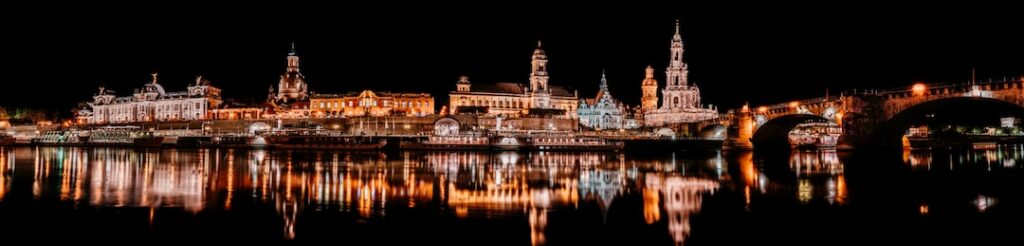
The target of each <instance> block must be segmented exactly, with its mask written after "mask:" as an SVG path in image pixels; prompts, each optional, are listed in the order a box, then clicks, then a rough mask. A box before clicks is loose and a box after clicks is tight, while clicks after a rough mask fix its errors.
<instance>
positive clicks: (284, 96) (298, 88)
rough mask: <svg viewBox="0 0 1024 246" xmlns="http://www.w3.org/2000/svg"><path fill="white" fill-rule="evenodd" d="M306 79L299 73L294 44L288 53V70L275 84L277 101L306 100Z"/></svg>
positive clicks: (297, 57)
mask: <svg viewBox="0 0 1024 246" xmlns="http://www.w3.org/2000/svg"><path fill="white" fill-rule="evenodd" d="M306 95H307V94H306V77H305V76H302V73H301V72H299V55H298V54H297V53H296V52H295V43H292V50H291V51H290V52H288V68H287V69H286V70H285V73H284V74H283V75H281V80H280V81H279V82H278V84H277V100H301V99H305V98H306Z"/></svg>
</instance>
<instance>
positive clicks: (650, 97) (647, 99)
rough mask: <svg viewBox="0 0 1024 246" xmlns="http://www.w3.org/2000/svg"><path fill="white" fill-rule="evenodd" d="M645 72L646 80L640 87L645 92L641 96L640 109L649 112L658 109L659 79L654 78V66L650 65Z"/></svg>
mask: <svg viewBox="0 0 1024 246" xmlns="http://www.w3.org/2000/svg"><path fill="white" fill-rule="evenodd" d="M644 74H645V76H644V81H643V84H641V87H640V88H641V89H642V90H643V93H644V94H643V97H641V98H640V110H642V111H643V112H649V111H654V110H655V109H658V80H657V79H654V67H651V66H649V65H648V66H647V69H645V70H644Z"/></svg>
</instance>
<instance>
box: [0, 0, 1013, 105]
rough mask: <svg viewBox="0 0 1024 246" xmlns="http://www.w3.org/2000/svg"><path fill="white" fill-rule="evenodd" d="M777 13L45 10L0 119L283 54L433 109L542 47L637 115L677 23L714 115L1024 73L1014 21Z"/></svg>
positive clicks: (215, 75) (226, 85) (239, 77)
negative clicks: (461, 87)
mask: <svg viewBox="0 0 1024 246" xmlns="http://www.w3.org/2000/svg"><path fill="white" fill-rule="evenodd" d="M538 8H542V7H538ZM410 9H416V8H410ZM440 9H445V8H443V7H441V8H440ZM782 9H787V10H782V11H780V10H775V11H767V10H762V9H759V8H750V9H747V10H734V9H722V8H711V9H701V8H696V7H689V6H650V7H649V8H634V9H616V8H614V7H607V8H598V9H572V10H568V9H563V10H542V11H538V10H534V9H530V8H522V7H518V8H487V9H480V10H475V11H470V10H454V9H453V10H450V11H448V10H444V11H421V10H384V9H379V8H365V9H363V8H359V9H356V8H349V9H341V8H339V9H334V8H330V9H325V8H317V9H300V8H290V7H281V8H278V9H271V10H262V11H248V12H247V11H241V10H238V11H214V10H199V11H197V10H194V9H193V8H182V9H178V10H168V9H163V10H164V11H152V10H137V11H120V10H113V9H111V10H109V11H47V12H45V13H38V15H36V16H33V17H31V19H18V20H14V19H12V18H15V17H4V18H5V20H7V21H5V22H6V24H4V25H5V26H6V27H5V29H6V31H5V33H6V34H7V35H5V36H6V38H5V39H6V40H5V41H3V42H4V43H6V45H5V47H6V50H7V51H8V53H9V54H10V53H13V54H10V55H9V56H8V59H7V60H8V61H11V62H14V63H15V64H16V65H15V67H14V70H13V71H8V72H7V73H6V77H7V81H6V83H7V84H12V83H17V84H18V86H17V88H23V89H22V90H27V91H24V92H18V93H7V94H6V95H5V96H3V97H0V106H5V107H35V108H44V109H50V110H54V111H59V112H62V113H67V112H70V109H71V107H73V106H74V105H75V104H76V103H78V102H81V101H85V100H90V99H91V96H92V95H93V94H94V93H95V90H96V88H97V87H98V86H101V85H102V86H105V87H107V88H108V89H113V90H116V91H117V92H118V94H119V95H125V94H130V93H131V92H132V91H133V90H134V88H138V87H140V86H141V85H143V84H144V83H146V82H147V81H148V80H149V74H150V73H153V72H159V73H160V79H161V84H163V85H164V87H165V88H167V89H168V90H170V91H177V90H183V89H184V87H185V86H186V85H187V84H188V83H191V82H192V81H193V80H194V78H195V76H196V75H203V76H205V77H207V78H209V79H210V80H211V81H212V82H213V84H214V85H215V86H218V87H221V88H222V89H224V96H225V97H226V98H235V99H239V100H241V101H261V100H263V99H265V98H266V92H267V88H268V87H269V86H270V85H272V84H276V83H277V80H278V76H279V75H280V74H281V73H283V72H284V69H285V56H286V53H287V52H288V49H289V48H288V46H289V43H290V42H293V41H294V42H296V45H297V47H298V52H299V55H300V56H301V59H302V60H301V62H302V64H301V65H302V73H303V74H304V75H306V78H307V82H308V83H309V86H310V89H311V90H312V91H315V92H321V93H340V92H347V91H353V90H363V89H373V90H388V91H427V92H430V93H432V94H433V95H434V96H435V98H436V99H437V101H438V103H439V104H440V103H446V102H447V91H450V90H454V86H455V81H456V79H457V77H458V76H459V75H468V76H470V79H471V81H472V82H473V83H492V82H501V81H516V82H522V83H527V81H528V80H527V79H528V74H529V66H530V55H531V53H532V51H533V49H534V48H535V45H536V43H537V40H538V39H541V40H543V46H544V48H545V50H546V51H547V54H548V58H549V60H550V62H549V64H550V65H549V69H550V75H551V83H552V84H553V85H563V86H568V87H571V88H572V89H577V90H579V92H580V96H581V97H592V96H593V94H594V93H595V92H596V90H597V86H598V82H599V79H600V76H601V70H602V69H606V70H607V74H608V80H609V86H610V89H611V93H612V95H614V96H615V97H618V98H620V99H621V100H623V101H624V102H626V103H627V104H631V105H636V104H638V102H639V97H640V94H641V93H640V83H641V81H642V80H643V75H644V74H643V73H644V67H646V66H647V65H648V64H650V65H653V66H654V67H655V68H656V71H657V72H656V75H657V78H658V80H659V82H660V83H662V84H663V83H664V76H665V74H664V69H665V67H666V65H667V62H668V53H669V41H670V38H671V35H672V33H673V31H674V30H673V28H674V27H673V25H674V20H675V19H676V18H679V19H680V20H681V23H682V33H683V40H684V45H685V48H686V53H685V60H686V61H687V62H688V63H689V65H690V80H689V81H690V82H691V83H696V84H697V85H698V86H700V87H701V90H702V94H703V103H705V104H707V103H711V104H716V105H719V107H720V108H722V109H723V111H724V109H725V108H736V107H738V106H739V105H742V104H743V103H744V102H747V101H749V102H750V103H751V104H762V103H778V102H786V101H789V100H793V99H801V98H811V97H819V96H823V95H824V94H825V90H826V88H829V90H830V91H832V92H833V93H836V92H838V91H840V90H849V89H853V88H893V87H903V86H909V85H911V84H912V83H914V82H916V81H922V82H929V83H933V82H944V81H966V80H968V79H970V76H971V68H972V67H974V68H975V69H976V71H977V76H978V78H980V79H987V78H989V77H1003V76H1021V75H1024V41H1022V40H1024V39H1022V37H1021V36H1022V32H1024V17H1021V15H1020V13H1019V12H1017V13H1013V12H1010V9H1005V10H1004V11H1002V12H999V11H998V10H997V11H992V10H969V9H951V10H943V11H931V10H900V11H895V10H894V11H883V12H878V11H868V10H850V11H839V10H825V11H822V10H819V11H807V10H803V9H801V8H798V7H795V6H794V7H793V8H782ZM242 12H245V13H242ZM58 17H59V20H54V19H51V18H58ZM29 23H30V24H29Z"/></svg>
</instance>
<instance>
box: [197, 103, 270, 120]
mask: <svg viewBox="0 0 1024 246" xmlns="http://www.w3.org/2000/svg"><path fill="white" fill-rule="evenodd" d="M263 114H264V110H263V108H262V107H260V106H259V105H252V104H246V103H239V102H233V101H225V102H224V103H221V105H220V106H219V107H217V108H214V109H211V110H210V119H214V120H253V119H261V118H263Z"/></svg>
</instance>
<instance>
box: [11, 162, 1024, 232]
mask: <svg viewBox="0 0 1024 246" xmlns="http://www.w3.org/2000/svg"><path fill="white" fill-rule="evenodd" d="M1022 150H1024V148H1021V147H1020V146H1012V147H1006V148H1000V149H995V150H985V151H973V152H963V153H961V152H951V153H940V152H935V153H933V152H926V153H918V152H905V153H903V156H902V157H903V160H904V161H905V162H906V163H907V164H908V165H910V166H911V167H913V168H912V169H913V170H931V169H933V168H934V166H943V167H945V166H950V167H957V168H959V167H970V169H972V170H973V169H977V168H983V169H984V170H986V171H989V170H994V169H1011V168H1016V167H1017V165H1016V163H1017V162H1019V161H1021V155H1022V153H1024V151H1022ZM845 155H846V154H845V153H839V152H836V151H797V152H793V153H790V154H789V155H782V156H769V155H763V154H760V153H758V154H755V153H751V152H734V153H729V154H727V155H726V154H723V153H721V152H712V153H701V154H693V153H690V154H684V153H668V154H665V155H650V154H646V155H640V154H633V153H625V154H623V153H559V152H554V153H552V152H500V153H488V152H398V153H377V152H372V153H348V152H278V151H265V150H256V151H242V150H216V149H209V150H208V149H199V150H174V149H163V150H159V149H149V150H142V149H106V148H43V147H37V148H4V149H2V151H0V215H3V214H10V213H17V212H18V210H10V209H11V208H10V206H5V204H12V203H30V204H48V203H51V202H54V201H56V202H57V203H59V204H66V205H70V206H67V208H66V209H71V210H79V209H112V210H115V211H121V210H124V211H132V210H133V209H138V210H144V211H146V214H145V215H143V216H144V217H145V218H144V221H148V223H149V224H150V225H151V226H152V225H157V226H158V227H159V226H160V225H163V226H164V227H165V228H166V227H171V228H173V229H170V230H169V231H170V232H169V233H172V234H189V233H192V232H193V231H191V229H190V228H187V227H181V228H179V227H175V226H178V224H174V223H177V222H173V221H176V220H181V219H182V218H171V217H174V216H160V214H162V213H167V212H172V213H177V212H183V213H184V214H186V215H187V214H191V215H193V217H185V218H186V219H185V220H199V221H201V222H199V223H208V222H218V221H216V220H223V219H225V218H224V217H223V216H220V217H218V216H219V215H220V214H239V215H238V216H236V217H243V218H264V216H265V215H264V214H261V213H263V212H262V211H264V210H265V211H267V212H268V213H272V214H273V215H272V216H271V217H273V218H274V219H269V220H268V219H259V220H258V221H259V222H257V224H256V225H253V227H260V228H262V227H268V228H273V230H272V231H275V232H276V233H275V235H271V236H269V237H272V238H280V239H285V240H299V241H301V240H303V239H304V238H310V240H313V239H318V238H329V237H331V236H333V235H332V234H333V233H338V231H342V232H345V231H346V229H348V230H351V229H352V228H353V227H352V226H353V224H355V225H357V226H355V228H359V227H361V226H367V225H366V224H371V225H376V226H378V227H379V226H381V225H388V223H392V222H388V221H392V220H395V219H396V218H397V219H398V220H397V221H406V223H407V222H409V221H415V220H423V219H422V218H423V216H426V217H427V218H432V220H444V221H448V220H451V221H458V222H456V223H455V224H459V223H471V222H473V221H480V220H486V221H488V222H490V221H495V222H497V221H509V223H513V224H514V225H515V227H516V228H518V229H513V230H502V229H496V230H491V231H489V233H492V234H497V235H509V234H516V235H518V236H517V237H521V238H523V239H524V240H523V241H522V244H526V243H529V244H532V245H544V244H576V242H578V241H579V238H574V237H573V236H580V237H592V238H595V239H594V240H595V241H598V242H601V241H603V240H602V239H599V238H602V237H608V238H618V239H617V240H621V241H625V242H630V241H636V240H639V241H636V242H643V244H652V243H653V244H662V243H664V244H669V243H674V244H676V245H682V244H683V243H684V242H689V241H688V239H690V238H691V236H692V235H691V234H693V233H698V234H699V233H701V232H698V231H699V230H693V228H699V227H701V226H707V224H708V223H710V222H707V221H714V220H722V218H725V221H728V220H729V219H735V218H736V216H735V215H721V214H711V215H708V214H706V213H703V212H702V210H706V208H705V207H704V206H707V205H706V203H707V202H708V201H709V199H710V200H712V201H714V200H716V199H718V200H719V201H718V202H717V203H715V204H718V205H720V206H736V207H737V208H739V209H738V210H739V211H743V209H742V207H745V208H746V211H745V212H744V213H755V214H757V213H766V214H771V213H776V211H773V210H771V209H772V208H773V207H772V206H774V205H773V204H775V203H777V202H778V201H780V198H781V200H785V201H794V203H793V204H796V206H801V207H811V206H812V205H813V204H814V203H815V202H816V201H818V202H819V203H820V204H827V205H829V206H828V207H835V208H839V207H844V206H848V204H850V202H849V200H851V199H850V197H852V196H850V195H849V193H850V190H851V189H850V188H848V184H847V177H846V176H847V173H848V172H847V169H848V165H847V164H845V163H844V161H845V160H847V159H848V158H846V157H844V156H845ZM961 159H963V160H965V161H960V160H961ZM896 160H897V162H898V157H896ZM946 162H949V163H954V164H947V163H946ZM16 184H25V185H16ZM29 184H30V185H29ZM970 192H972V193H971V194H972V195H970V196H967V198H963V199H961V200H958V202H960V204H961V205H964V206H967V205H970V206H971V209H974V208H976V209H977V211H980V212H985V213H991V212H992V211H995V210H996V208H997V206H998V205H1002V204H998V203H1004V204H1008V202H1012V200H1006V199H1004V198H1003V196H1005V195H1001V194H1000V193H992V192H987V191H985V190H970ZM722 193H725V198H722V199H719V197H720V195H719V194H722ZM12 194H18V195H12ZM22 194H23V195H22ZM978 194H984V195H978ZM863 195H865V194H863V193H862V196H860V197H864V196H863ZM729 197H735V198H736V200H731V199H732V198H729ZM740 197H742V198H743V201H742V202H743V204H740V200H739V198H740ZM723 199H724V200H723ZM732 201H735V203H730V202H732ZM942 202H944V201H942V200H937V201H936V200H934V199H933V200H929V201H927V202H925V201H914V202H913V204H911V205H910V211H912V212H913V213H914V214H919V215H921V216H923V215H931V214H935V213H940V212H942V211H944V209H947V210H948V208H949V206H947V205H945V204H942ZM997 202H998V203H997ZM722 204H725V205H722ZM769 205H771V206H769ZM15 208H17V207H15ZM702 208H704V209H702ZM5 209H7V210H5ZM800 209H805V208H797V210H800ZM713 210H714V209H713ZM175 211H177V212H175ZM718 211H722V209H718ZM725 211H731V210H725ZM719 213H721V212H719ZM177 214H180V213H177ZM210 214H214V215H210ZM410 214H416V216H410ZM199 215H203V216H199ZM338 215H344V216H342V217H340V218H339V217H337V216H338ZM427 215H429V216H427ZM97 216H98V217H99V218H100V219H104V218H107V217H104V216H130V215H127V214H125V215H109V214H108V215H97ZM432 216H433V217H432ZM437 216H440V217H437ZM615 216H619V218H621V217H622V216H627V217H628V216H634V217H632V218H631V219H626V220H623V219H612V218H614V217H615ZM703 216H711V217H708V218H709V219H706V220H703V221H704V222H703V223H700V221H702V220H694V218H701V217H703ZM723 216H724V217H723ZM324 217H329V218H334V219H330V220H326V221H325V219H322V218H324ZM228 218H231V217H228ZM584 218H586V219H584ZM31 219H33V218H31V217H30V218H27V220H31ZM107 219H109V218H107ZM574 219H583V220H582V221H572V220H574ZM253 220H256V219H253ZM623 221H636V222H638V223H640V224H642V225H643V226H641V227H638V226H639V225H634V224H628V223H627V224H623V223H625V222H623ZM694 221H698V222H697V223H695V222H694ZM335 224H341V225H340V226H339V225H335ZM429 224H433V223H428V225H429ZM320 227H323V228H324V229H318V228H320ZM371 228H377V227H371ZM386 228H391V227H386ZM395 228H397V229H395V230H402V231H407V230H408V228H403V227H401V226H398V227H395ZM588 228H589V229H588ZM594 228H620V229H621V228H633V229H631V230H635V231H640V232H630V231H629V230H627V231H625V232H619V230H620V229H615V230H613V231H614V232H613V233H606V234H607V235H597V234H594V233H589V232H581V233H578V234H576V233H577V232H575V231H576V230H584V231H586V230H593V229H594ZM422 229H423V230H436V231H432V232H438V233H440V232H444V231H447V230H448V229H446V228H445V227H443V226H442V227H441V228H437V229H434V228H422ZM385 231H387V230H385ZM519 233H521V234H519ZM703 233H705V234H707V233H709V232H707V231H704V232H703ZM325 234H326V235H325ZM651 235H661V236H660V237H661V238H663V239H657V238H659V237H658V236H653V237H652V236H651ZM487 236H496V235H490V234H488V235H487ZM480 237H485V235H480ZM620 237H621V238H620ZM527 238H528V240H526V239H527ZM367 240H369V239H367ZM376 240H380V239H379V238H378V239H376ZM448 240H451V239H448ZM659 240H664V241H659ZM704 240H707V239H704ZM313 241H315V240H313ZM698 241H699V240H698ZM443 242H446V243H450V242H451V241H443ZM695 242H696V241H695ZM704 243H708V242H704Z"/></svg>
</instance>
